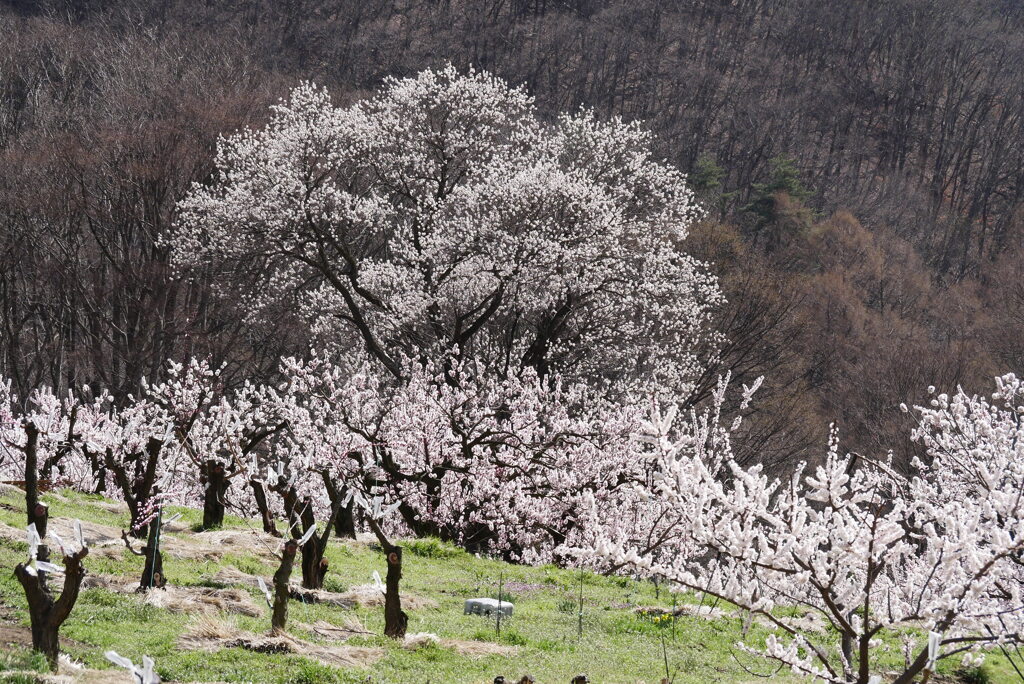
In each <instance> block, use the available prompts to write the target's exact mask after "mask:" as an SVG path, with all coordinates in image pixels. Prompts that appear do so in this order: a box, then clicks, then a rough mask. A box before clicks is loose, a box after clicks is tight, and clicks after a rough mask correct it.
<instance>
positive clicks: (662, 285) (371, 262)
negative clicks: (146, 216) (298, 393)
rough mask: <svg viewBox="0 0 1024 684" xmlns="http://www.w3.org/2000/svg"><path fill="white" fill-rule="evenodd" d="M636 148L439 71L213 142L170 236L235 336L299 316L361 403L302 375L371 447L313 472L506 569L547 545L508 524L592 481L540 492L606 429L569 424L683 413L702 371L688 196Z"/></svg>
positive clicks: (621, 137)
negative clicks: (241, 310)
mask: <svg viewBox="0 0 1024 684" xmlns="http://www.w3.org/2000/svg"><path fill="white" fill-rule="evenodd" d="M650 143H651V140H650V136H649V134H648V133H647V132H645V131H644V129H643V128H642V127H641V126H640V125H637V124H627V123H623V122H621V121H619V120H612V121H599V120H598V119H596V118H595V117H594V116H593V114H591V113H590V112H587V111H581V112H579V113H577V114H572V115H563V116H559V117H557V118H555V119H554V120H552V121H546V120H544V119H543V118H542V117H540V116H539V115H538V113H537V111H536V109H535V107H534V104H533V101H532V100H531V98H530V97H529V96H528V95H527V94H526V93H525V91H523V90H522V89H521V88H514V87H510V86H509V85H507V84H505V83H503V82H502V81H500V80H499V79H496V78H494V77H492V76H490V75H488V74H485V73H478V72H470V73H468V74H461V73H459V72H458V71H457V70H455V69H454V68H451V67H449V68H445V69H441V70H437V71H426V72H423V73H422V74H420V75H418V76H416V77H414V78H408V79H391V80H388V81H386V82H385V83H384V85H383V87H382V88H381V90H380V91H379V92H378V93H377V94H376V95H375V96H373V97H371V98H369V99H367V100H364V101H361V102H358V103H356V104H354V105H352V106H348V107H338V106H335V105H333V104H332V102H331V100H330V97H329V95H328V94H327V92H326V91H324V90H322V89H319V88H317V87H315V86H313V85H309V84H306V85H302V86H300V87H298V88H296V89H295V90H294V91H293V92H292V93H291V96H290V98H288V99H287V100H286V101H282V103H281V104H279V105H278V106H276V107H275V108H274V109H273V113H272V117H271V120H270V122H269V123H268V124H267V126H266V127H265V128H262V129H259V130H248V131H244V132H240V133H237V134H235V135H232V136H229V137H227V138H226V139H224V140H222V142H221V144H220V146H219V150H218V154H217V173H216V174H215V176H214V178H213V179H212V181H211V182H210V183H209V184H208V185H201V186H196V187H195V188H194V189H193V191H192V193H191V194H190V196H189V197H188V198H187V199H186V200H185V201H184V202H183V203H182V204H181V206H180V209H181V211H180V220H179V221H178V223H177V225H176V226H175V228H174V229H173V230H172V231H171V232H170V233H168V234H167V236H166V238H165V239H166V241H167V243H168V244H169V245H171V246H172V247H173V254H174V260H175V263H176V264H177V265H178V266H179V267H181V268H188V267H193V266H204V267H209V266H210V265H213V267H215V268H221V269H223V270H224V273H225V277H224V278H222V282H223V283H224V287H225V289H229V290H232V291H234V292H235V293H236V294H238V295H239V296H241V297H244V298H246V301H247V302H248V304H249V309H250V311H251V312H252V316H253V318H254V319H258V318H259V317H260V316H264V315H269V314H268V313H267V312H269V311H274V310H277V309H276V307H279V306H280V304H281V302H282V301H284V302H291V303H294V305H295V306H297V307H299V308H300V310H301V311H302V312H303V313H304V314H305V316H306V319H307V320H308V321H309V323H310V325H311V329H312V330H313V332H314V333H315V335H316V336H317V339H318V342H317V346H319V347H320V348H321V349H322V350H324V351H325V352H326V353H327V354H328V355H329V356H330V357H331V361H332V363H333V364H334V365H339V364H340V365H341V366H342V369H341V371H340V376H339V377H342V378H348V376H352V378H354V379H355V380H356V381H358V382H359V383H362V385H363V387H364V388H372V393H373V395H374V396H373V397H369V395H367V393H366V392H362V393H360V391H359V388H358V387H355V386H354V385H352V384H351V382H352V381H350V380H348V379H346V382H347V383H349V384H348V387H345V388H342V387H340V386H339V384H338V382H337V381H336V378H335V377H334V376H331V375H330V374H331V373H337V371H336V370H331V369H330V368H329V367H328V366H318V368H320V370H321V371H322V372H324V373H327V374H328V376H327V377H325V378H324V383H325V384H326V385H328V387H327V388H325V389H324V391H325V392H328V393H329V394H330V397H331V402H333V403H334V404H335V405H334V406H332V407H331V408H330V415H331V416H335V417H340V416H346V418H345V422H344V424H343V427H344V428H345V429H346V430H350V431H351V430H354V431H355V432H356V434H357V435H358V436H361V437H363V438H365V439H366V440H367V441H368V442H369V443H370V444H372V446H371V448H368V449H361V450H352V453H351V454H349V453H347V452H346V453H344V454H342V455H341V458H340V459H338V458H335V457H334V456H332V457H331V459H330V460H331V461H332V462H329V463H319V464H314V466H315V467H314V468H313V469H314V470H317V471H319V472H324V471H329V472H332V473H334V475H332V477H334V478H335V479H337V478H338V477H340V476H341V475H344V476H347V477H348V478H349V481H348V482H343V481H339V485H341V486H346V487H350V488H353V489H363V488H364V484H365V482H366V481H367V478H371V479H373V480H374V481H376V482H378V483H379V484H380V485H381V486H385V487H389V488H390V489H391V495H392V496H394V497H396V499H399V500H401V501H402V509H401V513H402V518H403V519H404V520H405V521H406V522H407V523H408V524H410V526H411V527H413V528H414V529H419V528H422V529H423V530H425V531H434V532H435V533H438V534H443V535H444V536H447V537H450V538H453V539H460V540H463V541H467V542H468V541H472V542H473V543H477V542H478V541H480V540H484V541H487V540H489V541H490V542H491V543H492V546H493V545H495V544H496V545H497V546H498V547H501V548H503V549H505V550H509V551H512V552H513V553H514V554H515V555H524V554H526V553H527V552H528V549H538V548H539V547H540V546H542V544H541V542H540V541H539V540H533V541H531V540H526V539H520V540H511V539H509V538H508V537H507V535H506V533H505V531H504V530H506V529H511V527H513V526H510V525H507V524H506V520H510V519H512V517H514V516H512V512H513V511H515V510H516V508H517V507H518V508H519V509H520V510H523V511H526V512H528V513H529V514H530V515H529V517H531V518H533V519H536V520H537V523H538V525H537V527H540V526H543V524H545V523H544V522H543V521H542V520H540V518H542V517H544V516H549V517H550V519H551V523H552V524H553V526H555V527H564V525H563V522H564V520H565V519H566V518H565V516H564V515H561V511H553V510H549V509H548V507H546V506H544V505H543V504H542V502H543V500H544V499H546V498H550V497H556V498H559V500H570V498H571V496H572V495H576V494H579V493H581V492H582V491H583V490H585V489H586V488H587V485H588V477H585V476H580V477H567V478H566V477H563V478H560V477H559V475H558V473H559V472H573V471H574V470H575V469H576V466H580V467H586V466H589V465H596V464H597V463H598V461H597V460H595V459H594V458H593V457H592V454H593V453H595V452H597V451H599V447H600V444H601V443H602V441H607V440H606V439H603V438H602V437H601V436H600V435H598V434H594V433H595V432H600V429H601V426H602V425H608V426H613V427H614V429H615V430H619V431H621V429H622V425H621V424H620V423H621V421H620V420H618V419H614V420H604V419H603V418H602V417H600V416H598V415H597V412H596V411H595V410H594V409H593V408H592V406H585V405H584V404H585V403H593V402H603V401H606V400H612V401H617V402H620V403H628V402H629V397H630V396H636V393H637V392H657V393H672V394H674V395H679V394H685V393H687V392H688V391H689V390H690V389H691V388H692V383H693V380H694V378H695V377H696V376H697V374H698V372H699V371H700V370H701V368H702V360H701V359H700V358H698V355H697V354H696V353H695V352H694V351H693V350H695V349H697V348H698V347H702V348H706V347H707V345H699V344H698V342H701V341H704V340H702V338H703V337H705V336H707V335H709V333H708V332H707V329H708V316H709V312H710V310H711V307H712V306H713V305H715V304H716V303H717V302H718V301H719V300H720V294H719V291H718V288H717V285H716V283H715V281H714V279H713V278H712V277H711V276H710V275H708V274H707V272H706V271H705V270H704V268H703V266H702V265H701V264H700V263H698V262H696V261H694V260H693V259H692V258H690V257H688V256H687V255H686V254H685V253H684V252H683V251H682V250H681V242H682V241H683V239H684V238H685V237H686V234H687V227H688V225H689V223H690V222H691V221H692V220H693V219H694V218H695V217H696V216H698V213H699V211H698V209H697V207H696V205H695V204H694V201H693V196H692V193H691V192H690V190H689V189H688V188H687V186H686V183H685V178H684V177H683V176H682V174H680V173H679V172H678V171H677V170H676V169H674V168H673V167H671V166H669V165H667V164H665V163H663V162H661V161H659V160H657V159H655V158H653V157H652V154H651V150H650ZM311 368H312V367H307V368H305V369H303V371H302V374H303V376H307V377H305V379H304V380H303V383H300V384H305V385H307V386H309V387H315V386H316V385H317V381H316V380H315V379H311V378H309V377H308V375H309V373H310V372H311ZM293 379H294V378H293ZM343 395H345V396H343ZM364 400H365V401H364ZM591 400H593V401H591ZM339 401H340V402H342V403H343V404H344V402H348V403H347V404H346V405H339V404H338V403H337V402H339ZM352 402H361V403H356V404H353V403H352ZM531 402H532V403H531ZM538 402H539V404H546V405H543V406H542V405H539V404H538ZM368 411H369V412H373V411H376V412H375V413H373V415H369V414H368ZM402 420H407V421H408V425H407V427H409V428H410V430H411V431H412V432H414V433H416V434H417V439H416V441H415V443H414V441H413V440H412V439H406V438H405V436H404V435H403V428H402V424H401V421H402ZM321 428H322V426H321ZM321 428H318V429H321ZM421 428H422V429H421ZM329 429H332V430H333V429H336V428H335V427H329ZM420 433H422V434H420ZM292 434H294V427H293V429H292ZM347 440H348V438H344V439H343V440H342V441H343V442H344V441H347ZM339 443H340V442H339ZM335 456H336V455H335ZM604 472H617V470H615V469H613V470H612V471H608V470H607V469H605V471H604ZM593 475H594V476H596V477H600V476H601V475H602V473H593ZM590 479H593V478H590ZM627 479H628V478H627ZM562 480H568V481H564V482H563V481H562ZM499 483H500V484H502V485H503V486H501V487H496V489H495V491H494V492H491V493H488V492H487V491H486V490H487V488H488V487H492V486H496V485H498V484H499ZM616 484H617V483H616ZM470 488H472V489H473V491H474V492H477V493H479V494H480V495H479V496H471V497H468V498H467V497H465V496H462V494H461V493H463V492H466V491H468V490H469V489H470ZM503 492H505V493H509V494H510V496H501V494H502V493H503ZM485 494H487V496H484V495H485ZM492 494H493V496H492ZM488 497H490V499H489V500H488ZM460 501H463V502H465V504H463V503H458V502H460ZM452 502H456V508H458V510H454V509H453V508H452ZM442 512H443V513H442ZM565 533H566V530H564V529H553V530H551V534H548V535H547V536H548V537H549V538H551V539H553V540H558V539H559V538H561V537H564V536H565ZM545 543H547V542H545ZM545 555H549V554H545Z"/></svg>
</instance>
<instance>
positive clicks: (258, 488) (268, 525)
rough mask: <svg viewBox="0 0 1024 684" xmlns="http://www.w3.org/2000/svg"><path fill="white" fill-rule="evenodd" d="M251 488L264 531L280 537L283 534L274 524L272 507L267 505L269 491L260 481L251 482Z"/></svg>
mask: <svg viewBox="0 0 1024 684" xmlns="http://www.w3.org/2000/svg"><path fill="white" fill-rule="evenodd" d="M249 486H250V487H252V496H253V498H254V499H255V500H256V508H257V509H259V512H260V521H261V522H262V523H263V531H264V532H266V533H267V534H272V535H274V536H275V537H280V536H281V533H280V532H279V531H278V529H277V525H276V524H275V523H274V516H272V515H271V514H270V505H269V504H268V503H267V491H266V490H265V489H264V488H263V483H262V482H260V481H259V480H256V479H253V480H249Z"/></svg>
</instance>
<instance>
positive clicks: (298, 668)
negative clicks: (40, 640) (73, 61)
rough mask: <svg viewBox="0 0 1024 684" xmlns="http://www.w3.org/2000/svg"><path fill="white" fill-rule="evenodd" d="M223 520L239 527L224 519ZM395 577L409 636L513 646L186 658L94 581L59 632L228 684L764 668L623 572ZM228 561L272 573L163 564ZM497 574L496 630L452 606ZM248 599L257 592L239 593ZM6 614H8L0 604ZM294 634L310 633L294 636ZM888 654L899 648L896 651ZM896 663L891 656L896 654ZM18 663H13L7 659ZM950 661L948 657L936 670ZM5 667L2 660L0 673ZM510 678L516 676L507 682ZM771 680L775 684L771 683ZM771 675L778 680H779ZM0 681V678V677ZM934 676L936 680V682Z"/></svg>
mask: <svg viewBox="0 0 1024 684" xmlns="http://www.w3.org/2000/svg"><path fill="white" fill-rule="evenodd" d="M48 498H49V501H48V503H49V504H50V511H51V515H52V516H55V517H77V518H81V519H83V520H91V521H94V522H97V523H103V524H106V525H115V526H120V525H123V524H124V523H125V521H124V520H123V519H122V517H121V516H119V515H118V514H116V513H111V512H110V511H107V510H104V509H102V508H100V507H97V506H95V505H92V504H91V503H90V498H89V497H86V496H83V495H79V494H74V493H72V492H62V494H61V496H59V497H52V496H51V497H48ZM23 509H24V502H23V499H22V498H21V497H19V496H18V495H16V494H8V495H6V496H3V497H0V521H3V522H6V523H7V524H9V525H12V526H16V527H22V526H23V525H24V514H23V513H22V511H23ZM183 512H184V514H185V516H186V518H187V519H189V520H190V521H191V522H198V513H197V512H196V511H190V510H184V511H183ZM228 524H229V525H230V526H242V525H241V521H239V520H229V522H228ZM406 548H407V549H408V550H407V553H406V562H405V578H404V580H403V584H402V589H403V591H404V592H408V593H409V594H415V595H418V596H421V597H429V598H432V599H434V600H436V601H437V602H438V604H439V607H438V608H436V609H423V610H418V611H410V622H409V631H410V632H433V633H435V634H438V635H440V636H441V637H444V638H456V639H467V640H469V639H476V640H484V641H498V642H501V643H505V644H510V645H515V646H518V647H519V652H518V654H517V655H515V656H513V657H507V658H506V657H501V656H488V657H485V658H480V659H469V658H466V657H463V656H460V655H458V654H456V653H454V652H453V651H451V650H448V649H445V648H441V647H430V648H424V649H421V650H418V651H414V652H411V651H407V650H404V649H402V648H400V647H399V646H398V645H397V644H395V643H393V642H391V641H390V640H388V639H385V638H383V637H361V638H355V639H352V640H350V641H349V642H348V643H350V644H354V645H371V646H382V647H384V648H386V649H387V655H386V657H385V658H384V659H383V660H381V661H380V662H378V663H377V664H376V665H374V666H373V667H372V668H370V669H350V670H340V669H335V668H329V667H326V666H323V665H320V664H319V663H316V662H312V661H310V660H307V659H305V658H302V657H299V656H294V655H279V654H259V653H252V652H249V651H246V650H242V649H226V650H222V651H220V652H217V653H213V654H211V653H204V652H195V651H192V652H186V651H181V650H178V649H177V648H176V647H175V640H176V638H177V637H178V635H179V634H181V633H182V632H183V631H184V630H185V629H186V627H187V625H188V624H189V622H190V620H191V619H192V618H191V617H190V616H187V615H175V614H171V613H168V612H167V611H165V610H163V609H159V608H155V607H153V606H148V605H145V604H143V603H141V602H140V601H139V600H138V599H137V598H136V597H135V596H124V595H119V594H114V593H111V592H108V591H105V590H102V589H88V590H85V591H83V592H82V594H81V596H80V598H79V602H78V605H77V606H76V608H75V611H74V612H73V614H72V616H71V618H70V619H69V620H68V622H67V623H66V624H65V626H64V628H63V629H62V631H61V635H62V636H63V637H67V638H69V639H73V640H74V641H75V642H76V644H75V645H73V646H71V647H70V648H68V649H67V650H68V651H69V653H70V654H71V655H72V657H74V658H76V659H79V660H81V661H83V662H85V663H86V664H87V665H88V666H90V667H93V668H104V667H109V665H108V664H107V663H106V661H105V660H103V658H102V653H103V651H104V650H106V649H109V648H113V649H116V650H117V651H119V652H120V653H121V654H122V655H125V656H128V657H131V658H133V659H135V660H136V662H138V660H139V659H140V658H141V656H142V654H148V655H151V656H152V657H154V658H155V659H156V661H157V665H158V670H159V672H160V674H161V675H162V676H163V677H164V679H165V680H175V681H225V682H249V681H253V682H375V683H383V682H395V683H399V682H400V683H407V682H437V683H440V682H445V683H456V682H490V681H491V680H492V679H493V678H494V677H495V676H496V675H498V674H504V675H505V676H506V678H510V679H512V681H515V679H518V678H519V677H520V676H521V675H522V674H524V673H527V672H529V673H531V674H532V675H533V676H534V677H536V678H537V680H538V682H542V683H546V682H568V681H569V679H570V678H571V677H572V676H574V675H576V674H578V673H580V672H585V673H587V674H588V676H589V677H590V679H591V681H594V682H597V683H599V684H602V683H611V682H622V683H625V682H641V681H645V682H657V681H660V678H661V677H663V676H664V662H663V658H662V650H661V649H662V646H661V644H662V637H663V636H664V637H665V642H666V645H667V656H668V661H669V667H670V669H672V670H673V671H677V674H676V677H675V682H679V683H686V682H749V681H752V680H756V679H757V678H755V677H753V676H751V675H750V674H748V673H747V672H746V671H745V670H744V668H743V667H742V666H741V665H740V663H741V662H742V663H743V664H744V665H746V666H747V667H749V668H751V670H753V671H756V672H761V673H764V672H769V671H770V670H771V668H770V666H768V665H767V664H765V663H764V662H760V661H757V660H756V659H753V658H751V657H749V656H744V655H743V654H742V653H739V652H737V651H736V650H735V648H734V644H735V643H736V641H737V640H738V639H739V638H740V636H741V630H742V624H741V622H740V621H739V620H736V619H721V620H705V619H701V618H688V617H682V618H679V620H678V621H677V623H676V625H675V636H674V638H673V635H672V628H671V625H668V624H667V623H666V626H659V625H655V624H654V623H652V622H651V621H650V620H647V619H644V618H640V617H637V616H636V615H635V614H634V612H633V608H634V607H635V606H638V605H642V606H651V605H661V606H669V605H670V604H671V598H670V597H668V596H667V595H666V592H664V591H662V592H661V593H660V596H656V593H655V587H654V586H653V585H652V584H651V583H649V582H637V581H633V580H629V579H625V578H605V577H600V576H597V575H592V574H589V573H579V572H571V571H566V570H560V569H557V568H553V567H542V568H528V567H520V566H511V565H507V564H505V563H501V562H497V561H493V560H489V559H482V558H477V557H475V556H472V555H469V554H466V553H464V552H462V551H460V550H458V549H455V548H452V547H450V546H447V545H443V544H440V543H437V542H435V541H432V540H420V541H415V542H409V543H407V544H406ZM24 553H25V546H24V544H21V543H19V542H9V541H5V540H2V539H0V568H13V566H14V565H15V564H16V563H17V562H19V561H20V560H21V559H22V557H23V555H24ZM328 558H329V559H330V563H331V572H330V574H329V575H328V580H327V586H326V587H325V588H326V589H329V590H333V591H343V590H344V589H345V588H346V587H348V586H349V585H354V584H365V583H367V582H368V581H369V580H370V576H371V573H372V572H373V570H375V569H376V570H379V571H380V572H381V574H383V572H384V569H385V566H384V559H383V556H382V554H381V553H380V552H379V551H376V550H374V549H372V548H368V547H366V546H364V545H357V544H344V543H341V542H333V541H332V543H331V548H330V550H329V551H328ZM86 564H87V568H88V569H89V570H91V571H93V572H100V573H109V574H122V575H126V576H129V577H137V576H138V575H139V574H140V573H141V570H142V559H141V558H138V557H135V556H131V555H130V554H128V553H127V551H125V553H124V554H123V556H122V558H121V559H105V558H98V557H97V558H88V559H87V561H86ZM226 564H231V565H234V566H235V567H237V568H238V569H240V570H243V571H245V572H249V573H261V574H262V575H263V576H264V577H266V578H268V579H269V577H270V575H271V574H272V573H273V569H272V568H271V567H270V566H269V565H267V564H265V563H264V562H263V561H262V560H260V559H258V558H257V557H256V556H253V555H237V556H226V557H225V558H224V559H222V560H221V561H220V562H219V564H218V563H214V562H203V561H194V560H189V561H184V560H178V559H174V558H171V557H165V560H164V570H165V574H166V575H167V577H168V579H169V581H170V582H171V583H174V584H178V585H209V577H210V576H212V575H213V574H214V573H216V571H217V570H218V568H219V567H220V566H221V565H226ZM499 576H502V577H503V578H504V581H505V582H513V583H516V582H518V583H522V584H524V585H530V586H528V587H525V588H524V587H517V586H516V585H514V584H513V585H512V586H513V588H515V589H517V591H515V592H513V594H512V598H513V601H514V602H515V617H514V618H512V619H510V620H508V621H507V622H505V623H504V624H503V625H502V633H501V636H500V637H499V636H497V634H496V631H495V625H494V623H493V621H489V620H487V619H484V618H481V617H478V616H464V615H463V614H462V602H463V600H464V599H466V598H469V597H473V596H494V595H495V592H496V591H497V584H498V580H499ZM581 577H582V579H583V592H584V617H583V638H582V640H578V639H577V627H578V622H577V620H578V616H577V607H576V599H577V596H578V592H579V582H580V578H581ZM249 589H250V591H252V593H253V596H254V597H257V591H256V590H255V588H254V587H249ZM0 604H6V606H7V607H8V612H13V614H14V617H15V619H17V620H19V621H21V622H22V623H27V619H28V617H27V613H26V611H25V602H24V597H23V595H22V593H21V588H20V586H19V585H18V584H17V581H16V580H15V579H14V577H13V575H12V573H10V572H8V571H6V570H5V571H0ZM11 606H13V607H14V610H13V611H10V610H9V607H11ZM290 613H291V614H290V619H291V620H292V621H293V622H304V623H312V622H314V621H316V620H318V619H324V620H327V621H328V622H335V623H337V624H341V623H342V621H343V620H344V618H345V616H346V614H349V615H351V614H352V613H354V614H355V615H356V616H357V617H358V618H359V620H360V621H362V623H363V624H364V625H366V627H367V628H368V629H369V630H373V631H375V632H377V633H381V632H382V631H383V612H382V610H381V609H356V610H354V611H346V610H343V609H339V608H333V607H326V606H319V605H303V604H301V603H294V604H293V605H292V607H291V611H290ZM226 619H230V620H233V621H234V622H235V623H236V624H238V625H239V626H240V627H242V628H244V629H248V630H251V631H254V632H261V631H266V630H268V629H269V627H270V618H269V612H268V614H267V615H265V616H264V617H262V618H246V617H238V616H232V617H226ZM764 633H765V632H764V630H763V629H761V628H759V627H758V626H756V625H755V626H754V627H753V628H752V634H753V636H754V639H755V640H758V641H759V640H760V639H762V638H763V636H764ZM296 634H297V636H300V637H302V638H305V639H308V640H311V641H316V640H317V639H316V638H314V637H312V636H311V635H309V634H308V633H304V632H301V631H296ZM894 650H897V649H894ZM894 657H895V656H894ZM14 660H22V661H24V660H25V658H24V657H18V658H14V659H12V662H13V661H14ZM947 667H949V668H951V665H947ZM3 669H4V661H3V659H2V658H0V670H3ZM986 669H987V670H988V671H989V672H990V674H991V675H992V681H1010V680H1009V677H1008V674H1009V670H1008V669H1007V666H1006V664H1005V662H1004V661H1002V660H1001V659H1000V658H999V657H997V656H990V660H989V663H988V664H987V665H986ZM513 678H514V679H513ZM779 679H782V678H781V677H780V678H779ZM779 679H775V681H779ZM0 681H3V676H2V675H0ZM933 681H934V680H933Z"/></svg>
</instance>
